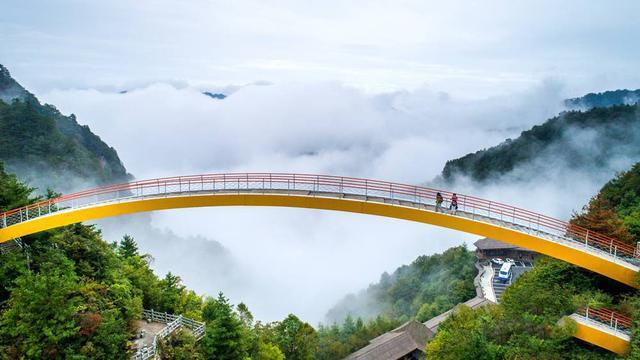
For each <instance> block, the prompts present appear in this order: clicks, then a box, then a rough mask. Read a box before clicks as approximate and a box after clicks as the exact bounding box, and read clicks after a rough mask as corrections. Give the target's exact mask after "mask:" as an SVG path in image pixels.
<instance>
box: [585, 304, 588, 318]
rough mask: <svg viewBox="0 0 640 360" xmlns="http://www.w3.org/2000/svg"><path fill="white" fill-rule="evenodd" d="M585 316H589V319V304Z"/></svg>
mask: <svg viewBox="0 0 640 360" xmlns="http://www.w3.org/2000/svg"><path fill="white" fill-rule="evenodd" d="M585 317H586V318H587V320H589V307H588V306H587V309H586V310H585Z"/></svg>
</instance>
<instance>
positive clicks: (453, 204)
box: [449, 193, 458, 214]
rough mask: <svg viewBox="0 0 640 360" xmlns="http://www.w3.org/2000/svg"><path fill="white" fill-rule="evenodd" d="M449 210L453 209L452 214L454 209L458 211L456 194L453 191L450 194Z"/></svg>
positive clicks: (454, 211)
mask: <svg viewBox="0 0 640 360" xmlns="http://www.w3.org/2000/svg"><path fill="white" fill-rule="evenodd" d="M449 210H453V213H454V214H455V213H456V211H458V195H456V193H453V195H451V204H450V205H449Z"/></svg>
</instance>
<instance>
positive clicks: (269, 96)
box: [42, 81, 631, 323]
mask: <svg viewBox="0 0 640 360" xmlns="http://www.w3.org/2000/svg"><path fill="white" fill-rule="evenodd" d="M562 89H563V87H562V86H561V84H559V83H557V82H553V81H546V82H542V83H540V84H539V85H538V86H536V87H534V88H532V89H530V90H529V91H527V92H523V93H518V94H514V95H511V96H502V97H491V98H488V99H479V100H461V99H458V98H456V96H455V95H450V94H446V93H439V92H434V91H431V90H428V89H418V90H415V91H411V92H396V93H387V94H379V95H370V94H366V93H364V92H362V91H360V90H356V89H354V88H350V87H346V86H342V85H339V84H337V83H313V84H308V83H307V84H303V83H283V84H272V85H261V86H258V85H252V86H246V87H242V88H240V89H239V90H237V91H235V92H234V93H232V94H230V96H229V97H227V98H226V99H224V100H214V99H211V98H209V97H207V96H204V95H202V94H201V93H200V91H201V90H202V89H195V88H191V87H181V88H176V87H174V86H172V85H168V84H164V83H157V84H152V85H148V86H144V87H141V88H137V89H131V90H130V91H129V92H127V93H126V94H118V93H113V92H101V91H97V90H55V91H52V92H49V93H47V94H43V96H42V97H43V99H44V100H45V101H47V102H49V103H53V104H56V105H57V106H58V107H59V108H60V110H61V111H62V112H64V113H70V112H73V113H75V114H76V115H77V116H78V119H79V121H80V122H81V123H83V124H88V125H89V126H90V127H91V129H92V130H93V131H94V132H95V133H97V134H99V135H100V136H101V137H102V138H103V139H104V140H105V141H106V142H107V143H108V144H110V145H112V146H114V147H115V148H116V149H117V150H118V152H119V155H120V157H121V158H122V160H123V162H124V163H125V165H126V166H127V169H128V170H129V171H130V172H131V173H132V174H134V175H135V176H136V178H138V179H144V178H150V177H161V176H172V175H184V174H197V173H210V172H231V171H283V172H310V173H321V174H334V175H349V176H359V177H369V178H375V179H383V180H393V181H399V182H404V183H412V184H417V183H426V182H428V181H430V180H432V179H434V178H435V177H436V176H437V175H438V174H439V173H440V171H441V170H442V167H443V165H444V163H445V161H446V160H448V159H453V158H456V157H459V156H462V155H464V154H466V153H468V152H473V151H476V150H479V149H483V148H486V147H489V146H492V145H496V144H498V143H500V142H502V141H503V140H505V139H506V138H508V137H512V138H513V137H516V136H517V135H518V134H519V132H520V131H522V130H524V129H528V128H529V127H531V126H532V125H534V124H538V123H542V122H543V121H544V120H546V119H547V118H550V117H552V116H554V115H556V114H558V113H559V112H560V111H562V109H563V108H562V106H561V104H562V99H563V98H564V97H565V96H566V94H564V93H563V90H562ZM630 162H631V160H630V159H624V158H623V159H617V160H616V162H615V163H613V164H611V166H610V167H607V168H604V169H594V170H593V171H589V172H586V173H580V174H575V173H574V174H567V173H565V172H563V171H562V170H559V169H558V167H560V168H561V164H555V165H554V166H553V169H552V170H550V171H549V172H548V173H541V172H540V171H538V172H537V173H536V174H531V176H530V178H531V181H530V182H527V183H522V182H509V181H505V182H504V183H502V184H492V185H491V186H485V187H479V186H477V185H475V184H473V183H468V182H464V183H460V184H458V186H457V188H456V189H457V190H458V191H463V190H464V191H465V192H468V193H473V194H476V195H481V196H485V197H489V198H495V199H499V200H502V201H505V202H507V203H511V204H514V205H519V206H523V207H528V208H531V209H534V210H538V211H543V212H545V213H547V214H550V215H554V216H558V217H560V218H565V219H566V218H568V217H569V216H570V213H571V211H572V210H574V209H579V208H580V207H581V206H582V205H583V204H584V203H585V202H586V201H587V200H588V198H589V197H590V196H591V195H592V194H593V193H594V192H595V191H596V190H597V189H598V188H599V187H600V186H601V185H602V183H603V182H604V181H606V180H607V179H608V178H609V177H611V176H612V175H613V174H614V172H615V171H618V170H622V169H624V167H626V166H627V165H628V164H630ZM521 171H526V169H524V170H521ZM104 224H105V232H106V234H107V236H108V238H109V240H115V239H116V238H117V237H119V236H121V235H122V234H124V233H132V234H133V235H134V236H135V237H136V238H137V240H138V242H139V243H140V247H141V248H142V249H143V250H144V251H147V252H150V253H152V254H153V256H154V257H155V259H156V260H155V263H154V267H155V268H156V269H157V270H158V272H159V273H161V274H164V273H165V272H166V271H172V272H175V273H177V274H179V275H180V276H181V277H182V278H183V280H184V282H185V284H187V285H188V286H189V287H191V288H193V289H194V290H196V291H197V292H199V293H204V294H209V295H214V294H216V293H217V292H218V291H223V292H225V293H226V294H227V295H228V296H229V297H230V298H231V300H232V301H233V302H240V301H243V302H245V303H247V304H248V305H249V307H250V308H251V309H252V310H253V311H254V314H255V315H256V317H257V318H258V319H261V320H277V319H281V318H283V317H284V316H286V315H287V314H288V313H295V314H297V315H299V316H300V317H302V318H304V319H305V320H307V321H310V322H312V323H316V322H318V321H322V320H323V319H324V316H325V314H326V311H327V310H328V309H329V308H330V307H331V306H332V305H333V304H334V303H335V302H336V301H337V300H338V299H340V298H342V297H343V296H344V295H346V294H347V293H349V292H354V291H357V290H359V289H361V288H363V287H365V286H367V285H368V284H369V283H371V282H374V281H377V280H378V278H379V276H380V274H381V273H382V272H383V271H392V270H394V269H395V268H396V267H398V266H400V265H402V264H407V263H409V262H411V261H412V260H413V259H414V258H416V257H417V256H418V255H421V254H431V253H434V252H439V251H442V250H444V249H446V248H448V247H450V246H453V245H457V244H460V243H462V242H466V243H467V244H470V243H472V242H473V241H475V238H474V237H473V236H470V235H466V234H462V233H456V232H452V231H448V230H443V229H438V228H435V227H430V226H425V225H421V224H415V223H409V222H404V221H398V220H391V219H385V218H377V217H372V216H364V215H356V214H346V213H331V212H322V211H311V210H298V209H272V208H260V209H254V208H211V209H207V208H202V209H189V210H172V211H164V212H156V213H152V214H151V215H139V216H135V217H129V218H125V219H120V220H109V221H106V222H104Z"/></svg>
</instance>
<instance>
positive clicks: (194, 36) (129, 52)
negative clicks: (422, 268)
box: [0, 0, 640, 97]
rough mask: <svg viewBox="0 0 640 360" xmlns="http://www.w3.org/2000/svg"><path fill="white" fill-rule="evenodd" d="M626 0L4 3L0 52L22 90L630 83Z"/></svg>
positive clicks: (573, 87)
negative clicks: (140, 85) (172, 84)
mask: <svg viewBox="0 0 640 360" xmlns="http://www.w3.org/2000/svg"><path fill="white" fill-rule="evenodd" d="M638 13H640V3H638V2H637V1H614V2H604V1H562V2H557V1H527V2H522V1H517V2H514V1H483V2H471V1H465V2H462V1H448V2H436V1H342V2H339V1H321V2H320V1H315V2H311V1H204V0H191V1H167V0H154V1H151V0H146V1H145V0H143V1H128V0H113V1H106V2H98V1H81V0H75V1H70V0H67V1H60V0H48V1H33V0H20V1H12V0H7V1H5V2H4V5H3V6H2V11H0V37H1V38H2V42H3V46H2V49H1V50H0V62H2V63H5V65H7V66H8V67H9V68H10V69H12V70H13V72H14V73H15V74H16V75H18V76H19V77H20V78H21V79H23V81H24V82H25V83H26V84H27V85H28V86H30V87H31V88H33V89H34V90H36V91H40V90H49V89H51V88H52V87H59V88H69V87H97V86H116V87H126V86H130V85H131V84H135V83H136V82H149V81H158V80H167V79H171V80H181V81H186V82H189V83H191V84H202V83H204V84H218V85H227V84H232V83H233V84H242V83H247V82H253V81H256V80H267V81H272V82H282V81H293V80H295V81H320V80H322V81H326V80H336V81H340V82H342V83H346V84H349V85H354V86H357V87H362V88H364V89H367V90H369V91H384V90H397V89H406V88H414V87H418V86H423V85H425V84H426V85H428V86H430V87H431V88H432V89H435V90H439V91H448V92H453V93H455V94H458V95H464V96H474V97H482V96H485V95H487V94H496V93H504V92H509V91H512V90H518V89H519V90H522V89H526V88H528V87H529V86H531V85H532V84H534V83H536V82H537V81H539V80H540V79H543V78H549V77H551V78H558V79H559V80H561V81H564V82H567V83H568V84H569V91H570V92H571V93H574V92H575V93H576V94H579V93H582V92H585V91H590V90H598V89H601V88H603V87H604V88H618V87H634V86H635V87H638V83H639V82H640V75H638V72H637V71H635V70H636V66H637V63H638V60H639V59H640V56H639V55H640V46H638V43H639V41H638V40H639V39H638V35H637V34H638V33H640V22H638V21H637V15H638Z"/></svg>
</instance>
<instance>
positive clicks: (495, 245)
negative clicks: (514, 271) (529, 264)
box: [473, 238, 538, 261]
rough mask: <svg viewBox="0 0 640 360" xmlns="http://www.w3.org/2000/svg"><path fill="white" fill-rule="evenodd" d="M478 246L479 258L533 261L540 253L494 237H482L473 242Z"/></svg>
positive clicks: (477, 253)
mask: <svg viewBox="0 0 640 360" xmlns="http://www.w3.org/2000/svg"><path fill="white" fill-rule="evenodd" d="M473 245H475V246H476V257H477V258H478V260H480V261H483V260H490V259H491V258H496V257H497V258H511V259H514V260H520V261H533V259H534V258H535V257H536V256H537V255H538V253H537V252H535V251H531V250H528V249H525V248H522V247H520V246H516V245H511V244H507V243H503V242H500V241H497V240H493V239H488V238H484V239H480V240H478V241H476V242H475V243H473Z"/></svg>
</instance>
